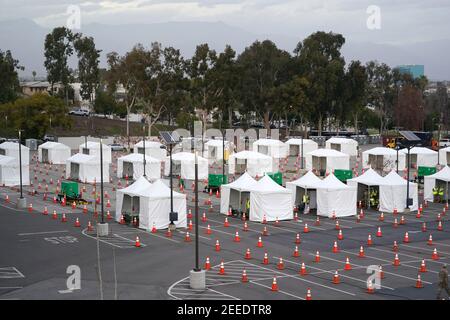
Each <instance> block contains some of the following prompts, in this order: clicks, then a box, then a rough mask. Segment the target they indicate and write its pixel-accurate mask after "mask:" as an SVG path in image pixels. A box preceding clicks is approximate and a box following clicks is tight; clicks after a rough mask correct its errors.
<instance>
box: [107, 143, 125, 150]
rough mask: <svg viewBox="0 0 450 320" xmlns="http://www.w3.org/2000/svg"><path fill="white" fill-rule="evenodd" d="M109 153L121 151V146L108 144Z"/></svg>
mask: <svg viewBox="0 0 450 320" xmlns="http://www.w3.org/2000/svg"><path fill="white" fill-rule="evenodd" d="M109 147H110V148H111V151H123V145H121V144H120V143H111V144H109Z"/></svg>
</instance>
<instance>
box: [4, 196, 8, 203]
mask: <svg viewBox="0 0 450 320" xmlns="http://www.w3.org/2000/svg"><path fill="white" fill-rule="evenodd" d="M5 202H6V203H9V195H6V197H5Z"/></svg>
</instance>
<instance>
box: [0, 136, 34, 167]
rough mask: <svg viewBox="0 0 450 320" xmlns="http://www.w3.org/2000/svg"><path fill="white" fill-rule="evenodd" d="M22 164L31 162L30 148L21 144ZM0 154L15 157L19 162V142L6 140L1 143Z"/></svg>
mask: <svg viewBox="0 0 450 320" xmlns="http://www.w3.org/2000/svg"><path fill="white" fill-rule="evenodd" d="M21 154H22V165H24V164H30V148H28V147H27V146H24V145H22V146H21ZM0 155H2V156H8V157H13V158H14V159H16V160H17V163H19V144H18V143H16V142H10V141H6V142H3V143H2V144H0Z"/></svg>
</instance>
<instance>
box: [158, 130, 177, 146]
mask: <svg viewBox="0 0 450 320" xmlns="http://www.w3.org/2000/svg"><path fill="white" fill-rule="evenodd" d="M160 135H161V138H162V139H163V140H164V142H165V143H166V144H175V143H178V142H180V136H179V134H178V133H177V132H175V131H174V132H170V131H161V132H160Z"/></svg>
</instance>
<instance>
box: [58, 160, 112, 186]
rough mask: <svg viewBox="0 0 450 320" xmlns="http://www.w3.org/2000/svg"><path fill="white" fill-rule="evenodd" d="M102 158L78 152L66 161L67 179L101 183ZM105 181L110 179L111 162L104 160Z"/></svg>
mask: <svg viewBox="0 0 450 320" xmlns="http://www.w3.org/2000/svg"><path fill="white" fill-rule="evenodd" d="M100 168H101V166H100V159H99V158H97V157H96V156H88V155H86V154H82V153H77V154H75V155H73V156H71V157H70V158H69V159H67V161H66V179H74V180H79V181H81V182H88V183H93V182H96V183H100V180H101V179H100V178H101V175H100ZM103 181H106V182H107V181H109V163H107V162H103Z"/></svg>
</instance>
